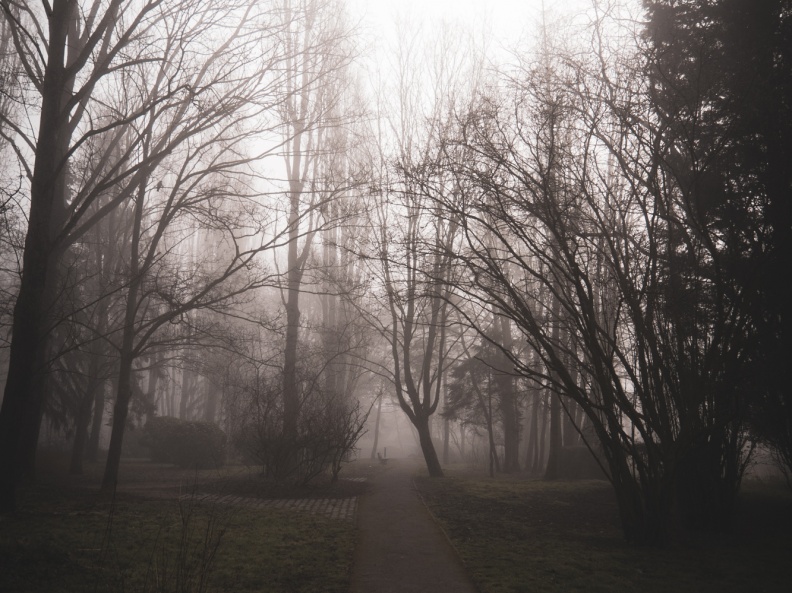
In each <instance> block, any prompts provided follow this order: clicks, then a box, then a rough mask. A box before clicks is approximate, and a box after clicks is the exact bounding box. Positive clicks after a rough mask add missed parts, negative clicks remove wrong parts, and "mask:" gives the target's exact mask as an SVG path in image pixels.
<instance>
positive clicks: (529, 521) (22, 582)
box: [0, 455, 792, 593]
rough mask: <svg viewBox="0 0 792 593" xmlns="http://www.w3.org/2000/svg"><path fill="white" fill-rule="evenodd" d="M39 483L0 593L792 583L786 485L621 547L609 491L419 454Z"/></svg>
mask: <svg viewBox="0 0 792 593" xmlns="http://www.w3.org/2000/svg"><path fill="white" fill-rule="evenodd" d="M40 466H41V468H42V471H41V473H40V480H39V482H38V483H37V484H36V485H35V486H29V487H26V488H23V489H22V490H21V491H20V496H19V500H20V508H19V511H18V512H17V514H16V515H14V516H11V517H0V591H3V592H5V591H9V592H14V593H38V592H42V593H43V592H48V593H49V592H64V593H69V592H75V593H76V592H78V591H79V592H82V591H98V592H107V593H116V592H119V591H125V592H136V591H146V592H150V591H151V592H154V591H215V592H225V591H233V592H235V593H236V592H238V593H261V592H264V591H267V592H272V593H281V592H283V593H286V592H289V593H291V592H301V593H315V592H317V593H321V592H327V593H347V592H348V591H350V590H351V592H352V593H388V592H389V591H398V592H400V593H402V592H404V593H409V592H410V591H415V592H418V591H432V592H437V593H445V592H446V591H448V592H453V593H465V592H473V591H478V592H479V593H505V592H510V593H511V592H514V593H517V592H531V593H543V592H562V591H563V592H567V591H581V592H582V591H585V592H598V591H601V592H608V593H620V592H628V591H629V592H630V593H632V592H634V591H641V593H654V592H657V593H660V592H666V591H674V593H687V592H691V593H692V592H694V591H695V592H703V593H707V592H710V591H712V592H713V593H714V592H717V593H724V592H725V593H729V592H732V591H733V592H735V593H737V592H739V593H744V592H746V591H751V592H753V591H757V592H767V593H773V592H776V591H778V592H781V591H784V592H786V591H789V590H792V588H791V587H792V578H791V577H790V576H789V575H790V572H789V558H790V552H791V551H792V495H790V493H789V491H788V490H787V489H786V488H785V487H784V485H783V484H782V483H780V482H758V481H746V483H745V484H744V488H743V492H742V493H741V496H740V500H739V503H738V507H737V512H736V514H735V520H734V523H733V525H732V528H731V530H730V531H729V532H727V533H721V534H697V535H688V536H686V537H685V538H684V539H678V540H677V541H675V542H674V543H673V544H672V545H671V546H669V547H667V548H665V549H662V550H657V549H649V548H636V547H634V546H630V545H628V544H626V543H625V542H624V539H623V537H622V533H621V530H620V528H619V520H618V513H617V509H616V505H615V502H614V497H613V494H612V492H611V489H610V486H609V485H608V484H607V483H606V482H602V481H574V482H573V481H556V482H545V481H542V480H535V479H527V478H525V477H521V476H513V477H503V476H501V477H497V478H495V479H490V478H488V477H487V476H485V475H482V474H479V473H476V472H473V471H471V470H469V469H467V468H462V467H451V468H447V471H446V473H447V477H446V478H442V479H429V478H428V477H427V476H426V470H425V467H424V465H423V464H422V463H421V462H420V461H418V460H408V459H395V460H393V459H392V460H389V461H388V463H387V464H384V465H381V464H379V463H372V462H370V461H369V460H359V461H357V462H354V463H351V464H348V465H346V466H345V467H344V469H343V471H342V474H341V480H339V482H338V483H336V484H330V483H328V482H324V483H322V482H320V483H318V484H316V485H313V486H282V485H275V484H272V483H269V482H266V481H263V480H261V479H260V478H259V476H258V472H257V470H256V469H254V468H249V467H243V466H231V467H226V468H223V469H222V470H202V471H198V472H196V471H186V470H179V469H176V468H173V467H171V466H166V465H162V464H153V463H149V462H146V461H144V460H125V461H124V462H123V464H122V467H121V473H120V480H119V483H120V486H119V488H118V490H117V492H116V493H115V495H114V496H112V497H111V496H105V495H102V494H101V493H100V492H99V490H98V486H99V483H100V480H101V470H102V464H101V463H99V464H89V465H87V466H86V471H85V475H83V476H78V477H73V476H68V475H67V474H66V471H65V464H64V460H62V459H57V460H53V459H51V458H48V456H46V455H43V456H42V458H41V464H40Z"/></svg>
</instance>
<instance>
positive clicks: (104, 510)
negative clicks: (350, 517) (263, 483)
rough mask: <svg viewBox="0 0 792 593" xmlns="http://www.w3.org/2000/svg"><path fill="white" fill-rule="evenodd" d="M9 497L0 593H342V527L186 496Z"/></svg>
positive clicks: (348, 526) (73, 490)
mask: <svg viewBox="0 0 792 593" xmlns="http://www.w3.org/2000/svg"><path fill="white" fill-rule="evenodd" d="M140 467H143V468H145V465H143V464H141V466H140ZM127 471H129V469H128V468H127ZM160 472H161V470H160ZM149 479H151V478H149ZM19 500H20V508H19V511H18V512H17V514H16V515H14V516H11V517H0V591H4V592H5V591H8V592H14V593H23V592H34V591H35V592H42V593H44V592H47V593H49V592H64V593H66V592H72V591H74V592H81V593H82V592H86V591H99V592H120V591H125V592H138V591H141V592H142V591H146V592H149V591H174V592H176V591H178V592H179V593H182V592H186V591H190V592H193V591H217V592H222V591H229V592H231V591H233V592H235V593H236V592H239V593H245V592H254V591H255V592H256V593H261V592H263V591H267V592H273V593H279V592H284V593H285V592H289V593H293V592H305V593H314V592H338V593H346V591H347V590H348V588H349V574H350V564H351V559H352V553H353V549H354V539H355V526H354V524H352V523H348V522H342V521H334V520H330V519H325V518H324V517H321V516H316V515H311V514H307V513H300V512H295V511H278V510H275V509H264V510H262V509H257V510H253V509H249V508H245V507H243V506H227V507H217V506H212V505H208V504H195V503H193V502H191V501H190V499H189V498H188V499H187V500H182V502H181V504H180V503H179V502H178V501H177V500H174V499H173V498H163V499H147V498H146V497H144V496H138V495H132V494H128V493H121V494H118V495H117V496H116V498H115V500H111V499H109V498H108V497H102V496H101V495H100V494H99V493H98V492H97V491H96V490H95V489H87V488H81V487H76V486H75V485H74V484H71V483H64V482H62V481H54V482H47V483H45V484H40V485H38V486H36V487H35V488H25V489H23V490H22V491H21V492H20V496H19ZM206 567H208V570H205V568H206Z"/></svg>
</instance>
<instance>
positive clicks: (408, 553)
mask: <svg viewBox="0 0 792 593" xmlns="http://www.w3.org/2000/svg"><path fill="white" fill-rule="evenodd" d="M420 467H421V466H420V465H419V464H418V463H417V462H415V461H412V460H406V459H391V460H389V461H388V464H387V465H386V466H384V467H383V468H381V471H378V472H376V474H375V475H374V476H373V477H372V478H370V484H369V489H368V492H367V493H366V494H365V495H363V496H362V497H361V498H360V501H359V505H358V542H357V546H356V548H355V557H354V562H353V567H352V588H351V593H391V592H393V593H475V591H476V589H475V587H474V586H473V584H472V583H471V582H470V579H469V578H468V576H467V574H466V573H465V571H464V569H463V568H462V564H461V562H460V561H459V557H458V556H457V554H456V552H455V551H454V549H453V548H452V547H451V544H450V543H449V542H448V539H447V538H446V536H445V534H444V533H443V532H442V530H441V529H440V527H439V526H438V525H437V524H436V523H435V521H434V519H433V517H432V515H431V514H429V511H428V510H427V509H426V507H425V506H424V504H423V502H422V501H421V500H420V498H419V497H418V492H417V491H416V490H415V486H414V485H413V476H414V475H415V474H416V473H417V472H418V471H419V469H420Z"/></svg>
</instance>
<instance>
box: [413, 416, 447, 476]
mask: <svg viewBox="0 0 792 593" xmlns="http://www.w3.org/2000/svg"><path fill="white" fill-rule="evenodd" d="M415 420H416V421H415V429H416V430H417V431H418V441H419V443H420V444H421V452H422V453H423V456H424V459H425V460H426V469H427V470H428V471H429V476H430V477H432V478H442V477H443V468H442V467H440V460H439V459H438V457H437V451H436V450H435V447H434V443H433V442H432V434H431V432H430V430H429V416H428V415H421V416H417V417H416V419H415Z"/></svg>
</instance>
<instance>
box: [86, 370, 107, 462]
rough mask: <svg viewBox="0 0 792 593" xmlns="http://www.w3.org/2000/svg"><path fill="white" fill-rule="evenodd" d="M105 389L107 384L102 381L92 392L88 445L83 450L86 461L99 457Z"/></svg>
mask: <svg viewBox="0 0 792 593" xmlns="http://www.w3.org/2000/svg"><path fill="white" fill-rule="evenodd" d="M106 389H107V384H106V382H105V381H103V382H102V383H101V384H100V385H99V386H98V388H97V389H96V393H95V394H94V402H93V418H92V419H91V434H90V436H89V437H88V446H87V448H86V451H85V459H87V460H88V461H96V460H97V459H98V458H99V436H100V434H101V433H102V420H104V408H105V390H106Z"/></svg>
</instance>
